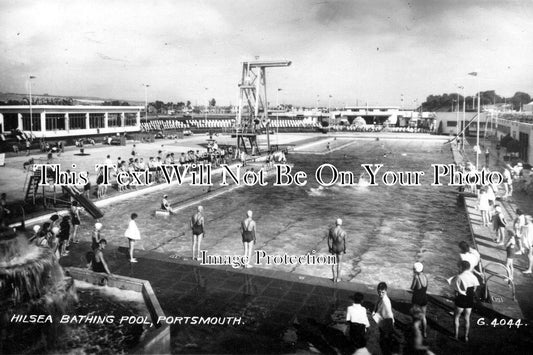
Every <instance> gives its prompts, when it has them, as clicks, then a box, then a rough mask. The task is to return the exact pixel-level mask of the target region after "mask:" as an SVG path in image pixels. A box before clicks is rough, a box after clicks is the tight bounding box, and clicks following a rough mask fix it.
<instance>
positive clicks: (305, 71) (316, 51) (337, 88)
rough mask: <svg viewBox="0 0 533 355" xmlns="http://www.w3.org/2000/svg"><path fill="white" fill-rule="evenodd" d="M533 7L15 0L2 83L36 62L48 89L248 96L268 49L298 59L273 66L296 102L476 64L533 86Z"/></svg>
mask: <svg viewBox="0 0 533 355" xmlns="http://www.w3.org/2000/svg"><path fill="white" fill-rule="evenodd" d="M532 9H533V6H532V5H530V4H529V3H527V2H516V1H503V2H501V1H498V2H496V1H468V2H460V1H445V0H443V1H435V0H412V1H389V0H376V1H357V0H355V1H352V0H339V1H332V0H310V1H296V0H272V1H266V0H265V1H260V0H257V1H248V0H228V1H216V0H203V1H193V0H181V1H171V0H166V1H164V0H161V1H143V2H138V1H136V2H131V1H125V0H108V1H104V0H96V1H88V0H86V1H83V0H77V1H76V0H74V1H68V2H65V1H59V0H55V1H54V0H52V1H46V2H37V1H3V2H2V4H1V5H0V48H2V49H1V50H2V56H0V75H1V76H2V81H0V91H23V90H24V87H23V81H24V78H25V77H26V76H27V74H28V73H33V74H35V75H37V76H38V77H39V80H36V81H35V89H36V90H38V91H39V90H42V91H43V92H45V91H46V92H50V93H61V94H72V95H79V94H81V93H83V94H85V93H89V94H90V95H91V96H105V97H116V98H131V99H144V90H143V89H142V86H140V84H141V83H143V82H149V83H150V84H152V87H151V88H150V96H152V97H154V98H158V99H162V100H164V101H170V100H172V101H176V100H178V99H179V100H187V99H191V101H193V102H194V101H195V100H202V97H203V96H204V95H205V89H204V88H205V87H209V92H210V95H212V96H214V97H215V98H216V99H217V102H221V103H227V102H229V101H230V100H231V101H233V102H235V97H236V93H237V87H236V84H237V82H238V80H239V76H240V63H241V62H242V61H245V60H250V59H252V58H254V56H260V57H261V58H262V59H289V60H292V61H293V65H292V66H291V67H289V68H279V69H272V70H270V71H269V72H268V74H267V75H268V84H269V85H271V88H274V89H275V88H276V87H283V88H284V93H283V95H284V97H285V99H286V100H292V101H291V102H293V103H296V104H303V103H308V104H314V102H315V98H316V95H320V96H321V97H327V96H328V95H329V94H332V95H333V96H334V98H335V100H338V101H339V102H343V101H349V102H350V103H354V102H355V100H356V99H364V100H366V99H368V100H369V101H371V102H374V103H390V104H392V103H397V102H398V100H399V99H398V98H399V97H400V94H401V93H404V95H405V97H406V100H407V99H408V96H412V97H413V99H414V98H420V99H422V98H423V97H425V96H427V95H428V94H430V93H440V92H443V91H447V90H450V88H454V82H456V81H457V80H458V79H459V78H461V77H463V78H464V73H465V72H468V71H472V70H474V69H480V70H481V72H484V73H486V74H485V76H482V77H483V80H485V81H486V84H487V85H489V84H490V85H491V86H492V88H494V89H496V90H497V92H499V90H509V91H512V90H513V88H516V90H522V91H526V92H533V88H532V87H531V85H532V84H531V83H532V82H533V68H532V67H531V64H529V61H528V58H532V57H533V48H532V46H533V44H531V41H530V40H529V39H530V38H531V28H533V26H532V20H531V19H532V18H533V11H532ZM508 67H510V68H512V69H507V68H508ZM480 80H481V79H480ZM467 84H468V83H467ZM465 86H468V85H465ZM471 86H472V85H470V89H471V90H474V89H473V88H471ZM53 90H58V91H55V92H52V91H53ZM289 95H290V97H289Z"/></svg>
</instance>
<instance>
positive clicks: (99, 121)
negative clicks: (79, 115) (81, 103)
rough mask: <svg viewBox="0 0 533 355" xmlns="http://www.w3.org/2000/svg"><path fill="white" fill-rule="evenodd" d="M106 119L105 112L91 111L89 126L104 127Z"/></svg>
mask: <svg viewBox="0 0 533 355" xmlns="http://www.w3.org/2000/svg"><path fill="white" fill-rule="evenodd" d="M104 119H105V115H104V114H103V113H89V128H103V127H104Z"/></svg>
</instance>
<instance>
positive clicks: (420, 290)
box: [411, 262, 428, 338]
mask: <svg viewBox="0 0 533 355" xmlns="http://www.w3.org/2000/svg"><path fill="white" fill-rule="evenodd" d="M423 271H424V265H423V264H422V263H418V262H417V263H415V264H414V265H413V281H412V282H411V290H412V291H413V297H412V299H411V304H412V305H413V306H418V307H420V317H419V319H420V321H421V325H422V334H423V336H424V338H427V320H426V310H427V304H428V298H427V289H428V279H427V277H426V275H425V274H424V272H423Z"/></svg>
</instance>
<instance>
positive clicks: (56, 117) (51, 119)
mask: <svg viewBox="0 0 533 355" xmlns="http://www.w3.org/2000/svg"><path fill="white" fill-rule="evenodd" d="M45 122H46V130H47V131H57V130H64V129H65V114H64V113H47V114H45ZM34 127H35V126H34Z"/></svg>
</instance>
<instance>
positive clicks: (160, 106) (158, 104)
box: [154, 100, 165, 112]
mask: <svg viewBox="0 0 533 355" xmlns="http://www.w3.org/2000/svg"><path fill="white" fill-rule="evenodd" d="M154 106H155V109H156V110H157V112H161V109H163V108H164V107H165V103H164V102H163V101H159V100H156V102H155V103H154Z"/></svg>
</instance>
